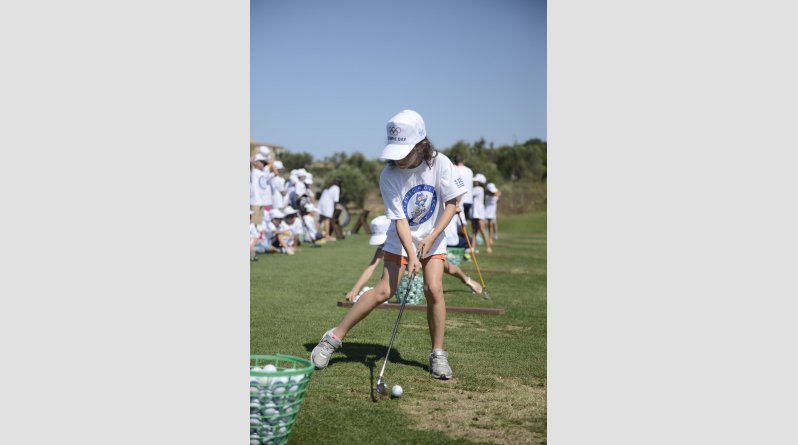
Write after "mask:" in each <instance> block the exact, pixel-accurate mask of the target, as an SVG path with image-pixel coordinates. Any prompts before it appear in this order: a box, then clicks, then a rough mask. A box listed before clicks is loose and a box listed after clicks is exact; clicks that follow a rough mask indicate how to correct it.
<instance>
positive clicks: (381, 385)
mask: <svg viewBox="0 0 798 445" xmlns="http://www.w3.org/2000/svg"><path fill="white" fill-rule="evenodd" d="M422 253H423V251H419V252H418V260H419V261H421V255H422ZM415 278H416V272H415V271H414V272H413V273H412V274H410V279H409V280H408V283H407V291H406V292H405V296H404V298H402V302H401V303H402V304H401V305H400V306H399V315H398V316H397V317H396V324H395V325H394V326H393V333H392V334H391V341H390V342H388V352H386V353H385V361H384V362H383V363H382V369H381V370H380V376H379V378H377V392H378V393H380V394H382V395H385V394H388V385H386V384H385V382H384V381H383V380H382V375H383V373H385V365H387V364H388V355H389V354H390V353H391V348H392V347H393V341H394V339H395V338H396V331H397V330H398V329H399V322H400V321H401V320H402V312H404V311H405V303H406V302H407V298H408V297H409V296H410V290H411V289H412V288H413V280H414V279H415Z"/></svg>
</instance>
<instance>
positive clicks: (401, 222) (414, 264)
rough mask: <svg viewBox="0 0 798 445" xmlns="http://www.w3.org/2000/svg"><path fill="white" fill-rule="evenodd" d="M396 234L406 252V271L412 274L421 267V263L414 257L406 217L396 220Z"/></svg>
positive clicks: (413, 247) (411, 238) (413, 248)
mask: <svg viewBox="0 0 798 445" xmlns="http://www.w3.org/2000/svg"><path fill="white" fill-rule="evenodd" d="M396 234H397V235H399V241H401V242H402V247H404V248H405V252H407V273H409V274H412V273H414V272H418V270H419V269H421V264H420V263H419V262H418V258H417V257H416V248H415V246H413V236H412V235H411V234H410V224H409V223H408V222H407V220H406V219H397V220H396Z"/></svg>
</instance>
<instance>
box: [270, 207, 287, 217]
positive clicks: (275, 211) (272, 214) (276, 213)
mask: <svg viewBox="0 0 798 445" xmlns="http://www.w3.org/2000/svg"><path fill="white" fill-rule="evenodd" d="M269 218H271V219H274V218H281V219H282V218H285V214H284V213H283V212H281V211H280V209H272V210H271V211H270V212H269Z"/></svg>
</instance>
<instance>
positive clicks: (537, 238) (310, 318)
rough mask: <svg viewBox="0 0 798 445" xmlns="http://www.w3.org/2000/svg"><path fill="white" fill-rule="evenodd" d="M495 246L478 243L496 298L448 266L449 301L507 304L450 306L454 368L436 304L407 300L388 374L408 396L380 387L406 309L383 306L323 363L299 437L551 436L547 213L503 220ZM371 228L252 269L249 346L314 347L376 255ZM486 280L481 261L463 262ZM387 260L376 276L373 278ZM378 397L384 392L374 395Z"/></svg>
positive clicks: (532, 439) (533, 439)
mask: <svg viewBox="0 0 798 445" xmlns="http://www.w3.org/2000/svg"><path fill="white" fill-rule="evenodd" d="M499 235H500V239H499V240H498V241H497V242H496V243H495V244H494V252H493V254H492V255H488V254H487V253H485V250H484V246H483V247H481V248H480V254H478V255H477V260H478V262H479V266H480V269H481V270H482V271H483V277H484V279H485V283H486V284H487V289H488V291H489V293H490V296H491V300H483V299H482V298H481V297H479V296H477V295H473V294H471V292H470V291H469V290H468V289H467V288H466V287H465V285H463V284H462V283H461V282H460V281H459V280H457V279H456V278H454V277H451V276H448V275H444V281H443V287H444V292H445V295H446V304H447V305H448V306H482V307H500V308H504V309H505V310H506V313H505V315H501V316H496V315H479V314H463V313H449V314H447V321H446V323H447V326H446V340H445V347H446V349H447V351H448V352H449V355H450V357H449V361H450V364H451V366H452V369H453V370H454V379H452V380H450V381H439V380H435V379H432V378H431V377H430V376H429V373H428V371H427V369H426V367H427V354H429V350H430V338H429V331H428V329H427V321H426V312H423V311H405V313H404V314H403V316H402V324H401V326H400V328H399V332H398V334H397V337H396V341H395V343H394V349H393V350H392V351H391V357H390V361H389V364H388V366H387V368H386V370H385V379H386V381H387V383H388V384H389V385H394V384H401V385H402V387H403V388H404V390H405V394H404V395H403V396H402V397H401V398H399V399H393V400H389V399H379V398H375V397H374V396H376V390H374V389H373V388H374V387H375V386H376V379H377V377H378V375H379V371H380V368H381V366H382V360H383V359H384V356H385V353H386V352H387V345H388V341H389V339H390V336H391V331H392V329H393V325H394V323H395V322H396V316H397V311H395V310H384V309H377V310H374V311H373V312H372V313H371V314H370V315H369V316H368V317H367V318H366V319H364V320H363V321H361V322H360V323H359V324H358V325H357V326H355V328H354V329H352V330H351V331H350V332H349V334H348V335H347V338H346V339H345V341H344V346H343V348H342V350H341V351H339V352H337V353H336V354H335V355H333V359H332V361H331V363H330V366H329V367H328V368H327V369H325V370H323V371H315V372H314V373H313V375H312V379H311V382H310V385H309V387H308V391H307V393H306V396H305V399H304V401H303V403H302V407H301V410H300V412H299V414H298V415H297V417H296V423H295V424H294V428H293V431H292V432H291V436H290V443H292V444H328V443H329V444H338V443H387V444H394V443H406V444H436V445H437V444H458V445H464V444H483V443H545V442H546V214H545V213H535V214H527V215H513V216H506V217H502V218H501V219H500V220H499ZM373 252H374V248H373V247H372V246H369V245H368V236H367V235H365V234H364V233H362V232H361V234H360V235H351V236H349V237H347V239H345V240H342V241H336V242H332V243H327V244H326V245H324V246H322V247H321V248H317V249H313V248H310V247H309V246H307V247H303V248H302V250H301V251H300V252H299V253H298V254H297V255H294V256H287V255H261V256H260V257H259V258H260V260H259V261H257V262H254V263H251V264H252V267H251V272H250V294H251V300H250V352H251V353H252V354H274V353H281V354H289V355H296V356H299V357H305V358H307V357H309V356H310V351H311V350H312V348H313V347H314V346H315V345H316V343H317V342H318V340H319V339H320V338H321V336H322V335H323V334H324V332H325V331H326V330H327V329H329V328H331V327H333V326H335V325H336V324H337V323H338V322H339V321H340V320H341V318H342V317H343V316H344V314H345V312H346V310H347V309H345V308H340V307H337V306H336V302H337V301H340V300H342V299H343V296H344V293H345V292H346V291H348V290H349V289H350V288H351V287H352V284H353V283H354V282H355V280H356V279H357V278H358V276H359V275H360V272H361V271H362V270H363V268H364V267H365V266H366V265H367V264H368V262H369V260H370V259H371V256H372V254H373ZM461 266H462V267H463V269H464V270H465V271H466V273H467V274H468V275H470V276H471V277H472V278H473V279H475V280H478V279H479V276H478V274H477V272H476V268H475V266H474V263H473V262H471V263H463V264H461ZM379 275H380V271H379V269H378V272H376V273H375V274H374V276H373V277H372V278H371V280H370V282H369V283H368V284H367V285H369V286H373V285H374V284H375V283H376V281H377V280H378V279H379ZM375 400H376V401H375Z"/></svg>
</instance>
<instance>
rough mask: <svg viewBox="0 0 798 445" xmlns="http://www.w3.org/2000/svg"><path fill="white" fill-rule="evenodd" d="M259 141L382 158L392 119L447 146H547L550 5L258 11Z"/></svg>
mask: <svg viewBox="0 0 798 445" xmlns="http://www.w3.org/2000/svg"><path fill="white" fill-rule="evenodd" d="M250 21H251V22H250V126H251V127H250V133H251V136H252V137H253V138H254V139H255V140H256V141H259V142H268V143H273V144H277V145H282V146H284V147H286V148H287V149H289V150H291V151H295V152H302V151H304V152H309V153H311V154H313V155H314V157H316V158H322V157H324V156H328V155H330V154H332V153H334V152H337V151H344V152H348V153H352V152H355V151H360V152H362V153H364V154H365V155H366V156H367V157H369V158H376V157H378V156H379V153H380V152H381V150H382V147H383V145H384V139H385V124H386V122H387V121H388V119H389V118H390V117H391V116H393V115H394V114H396V113H397V112H399V111H401V110H402V109H405V108H410V109H414V110H416V111H417V112H419V113H420V114H421V116H422V117H423V118H424V120H425V122H426V125H427V133H428V135H429V138H430V140H431V141H432V143H433V144H434V145H435V146H436V147H438V148H441V149H443V148H447V147H449V146H450V145H452V144H453V143H455V142H456V141H457V140H460V139H462V140H465V141H468V142H473V141H475V140H477V139H479V138H480V137H482V138H485V140H486V141H487V142H494V143H495V144H496V145H502V144H511V143H513V142H514V141H518V142H523V141H525V140H527V139H530V138H534V137H537V138H540V139H544V140H545V139H546V2H545V1H539V0H528V1H522V0H496V1H487V0H485V1H475V0H464V1H452V0H436V1H416V0H408V1H402V2H388V1H382V0H373V1H363V0H351V1H348V0H342V1H338V2H328V1H307V0H297V1H274V0H251V3H250Z"/></svg>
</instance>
